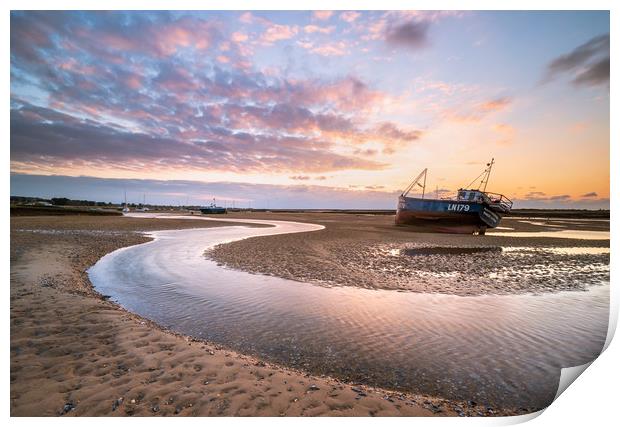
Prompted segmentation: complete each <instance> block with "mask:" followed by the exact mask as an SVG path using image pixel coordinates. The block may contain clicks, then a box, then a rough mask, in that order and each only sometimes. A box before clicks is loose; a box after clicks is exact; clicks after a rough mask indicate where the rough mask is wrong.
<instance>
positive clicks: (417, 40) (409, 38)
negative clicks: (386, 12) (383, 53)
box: [385, 21, 429, 49]
mask: <svg viewBox="0 0 620 427" xmlns="http://www.w3.org/2000/svg"><path fill="white" fill-rule="evenodd" d="M428 29H429V23H428V22H427V21H409V22H405V23H399V24H395V25H392V26H390V27H388V28H387V31H386V32H385V41H386V42H387V43H389V44H392V45H394V46H401V47H406V48H410V49H420V48H422V47H425V46H427V45H428Z"/></svg>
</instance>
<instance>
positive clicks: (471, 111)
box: [442, 96, 512, 130]
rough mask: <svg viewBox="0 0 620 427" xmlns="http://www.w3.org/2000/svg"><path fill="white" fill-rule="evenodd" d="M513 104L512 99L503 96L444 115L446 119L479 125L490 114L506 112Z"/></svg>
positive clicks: (452, 110) (447, 112)
mask: <svg viewBox="0 0 620 427" xmlns="http://www.w3.org/2000/svg"><path fill="white" fill-rule="evenodd" d="M511 103H512V98H510V97H507V96H502V97H498V98H493V99H490V100H487V101H482V102H476V103H473V104H467V103H464V104H463V105H461V106H460V107H459V108H457V109H447V110H446V111H444V112H443V113H442V115H443V117H444V118H445V119H448V120H452V121H455V122H470V123H478V122H480V121H481V120H482V119H484V118H485V117H486V116H488V115H489V114H493V113H496V112H499V111H502V110H505V109H506V108H508V106H509V105H510V104H511ZM496 130H499V129H496ZM504 130H508V129H507V128H504Z"/></svg>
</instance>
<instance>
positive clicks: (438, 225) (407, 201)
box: [396, 196, 502, 234]
mask: <svg viewBox="0 0 620 427" xmlns="http://www.w3.org/2000/svg"><path fill="white" fill-rule="evenodd" d="M501 218H502V216H501V214H499V213H497V212H494V211H493V210H491V209H490V208H489V207H488V206H487V205H486V204H484V203H479V202H466V201H454V200H436V199H419V198H414V197H404V196H401V197H400V198H399V200H398V208H397V210H396V225H407V226H412V227H417V228H421V229H423V230H425V231H436V232H443V233H463V234H472V233H484V231H485V230H486V229H487V228H494V227H497V226H498V225H499V222H500V221H501Z"/></svg>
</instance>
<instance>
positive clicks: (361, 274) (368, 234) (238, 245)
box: [206, 213, 609, 296]
mask: <svg viewBox="0 0 620 427" xmlns="http://www.w3.org/2000/svg"><path fill="white" fill-rule="evenodd" d="M231 216H234V217H235V218H253V219H257V218H265V219H275V220H278V219H282V220H289V221H301V222H310V223H316V224H321V225H324V226H325V229H323V230H321V231H317V232H312V233H303V234H295V235H286V234H283V235H274V236H266V237H256V238H250V239H245V240H240V241H237V242H233V243H229V244H223V245H219V246H217V247H215V248H213V249H212V250H210V251H208V252H207V253H206V255H207V256H208V257H211V258H213V259H214V260H216V261H218V262H219V263H221V264H224V265H226V266H228V267H230V268H234V269H240V270H245V271H249V272H253V273H260V274H267V275H273V276H278V277H283V278H287V279H291V280H298V281H304V282H310V283H315V284H319V285H323V286H355V287H362V288H368V289H392V290H401V291H410V292H424V293H443V294H453V295H461V296H469V295H489V294H495V295H499V294H522V293H545V292H558V291H565V290H569V291H576V290H585V289H586V288H587V287H588V286H590V285H596V284H600V283H601V282H606V281H609V236H608V234H607V235H606V233H608V232H609V221H605V220H589V219H587V218H580V217H578V216H576V217H573V218H552V219H540V218H504V219H503V220H502V223H501V228H500V229H494V230H489V231H488V234H487V235H485V236H473V235H458V234H437V233H423V232H417V231H413V230H412V229H410V228H407V227H397V226H395V225H394V217H393V216H391V215H369V214H364V215H359V214H357V215H356V214H337V213H329V214H328V213H299V214H295V213H286V214H278V213H271V214H269V213H260V214H256V213H245V214H241V213H239V214H234V215H228V217H231ZM569 230H572V231H575V232H576V233H573V234H570V233H569ZM524 233H525V234H524ZM565 234H566V235H567V236H568V237H572V238H566V237H564V235H565ZM584 265H586V266H588V267H587V268H584ZM567 278H570V280H567Z"/></svg>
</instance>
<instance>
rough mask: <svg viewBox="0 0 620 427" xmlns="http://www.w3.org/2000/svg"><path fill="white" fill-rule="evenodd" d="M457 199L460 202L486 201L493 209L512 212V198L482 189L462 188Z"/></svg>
mask: <svg viewBox="0 0 620 427" xmlns="http://www.w3.org/2000/svg"><path fill="white" fill-rule="evenodd" d="M456 200H458V201H459V202H476V203H486V204H487V205H489V207H491V208H492V209H493V210H495V211H499V212H504V213H507V212H510V210H511V209H512V200H510V199H509V198H508V197H506V196H504V195H503V194H496V193H489V192H486V191H480V190H465V189H463V188H461V189H459V191H458V192H457V194H456Z"/></svg>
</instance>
